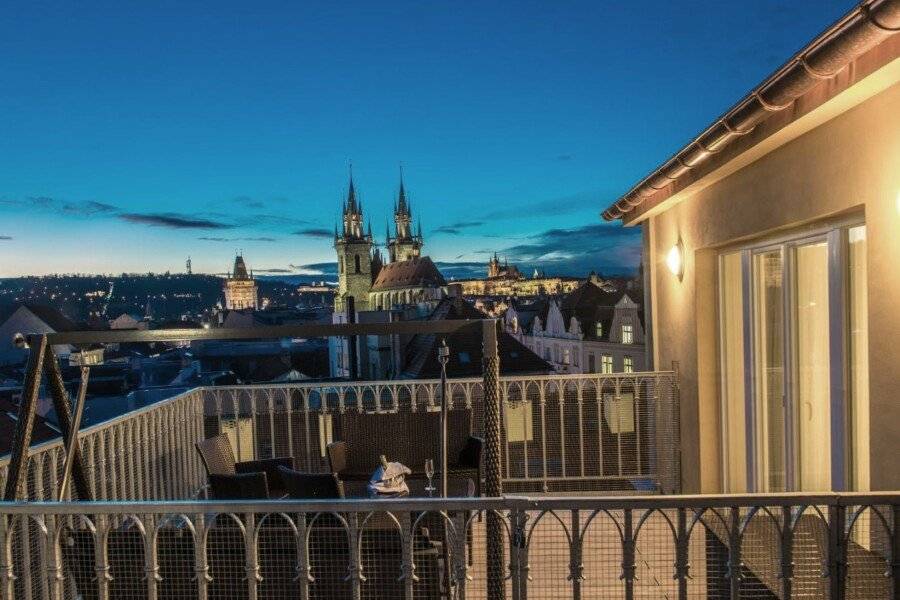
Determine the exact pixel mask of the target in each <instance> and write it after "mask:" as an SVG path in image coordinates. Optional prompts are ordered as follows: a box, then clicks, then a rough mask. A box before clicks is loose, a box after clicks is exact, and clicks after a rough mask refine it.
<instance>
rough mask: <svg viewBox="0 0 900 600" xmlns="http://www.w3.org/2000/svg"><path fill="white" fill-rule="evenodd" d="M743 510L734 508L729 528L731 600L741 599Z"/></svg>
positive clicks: (731, 512) (728, 574) (737, 507)
mask: <svg viewBox="0 0 900 600" xmlns="http://www.w3.org/2000/svg"><path fill="white" fill-rule="evenodd" d="M742 567H743V564H742V563H741V509H740V507H739V506H732V507H731V511H730V519H729V526H728V573H727V578H728V582H729V585H730V589H731V592H730V594H729V597H730V598H731V600H739V599H740V597H741V577H742V575H741V568H742Z"/></svg>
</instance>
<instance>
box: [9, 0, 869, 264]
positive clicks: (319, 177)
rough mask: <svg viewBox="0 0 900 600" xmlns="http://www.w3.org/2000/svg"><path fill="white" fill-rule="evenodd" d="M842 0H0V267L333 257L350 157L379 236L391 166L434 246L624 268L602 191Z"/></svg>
mask: <svg viewBox="0 0 900 600" xmlns="http://www.w3.org/2000/svg"><path fill="white" fill-rule="evenodd" d="M127 5H130V6H127ZM852 7H853V3H852V2H850V1H833V0H809V1H793V2H788V1H773V0H754V1H753V2H737V1H726V0H722V1H719V2H696V1H688V2H670V1H668V0H666V1H654V0H646V1H642V2H598V1H596V0H593V1H589V2H517V3H505V2H478V3H476V2H472V3H465V2H463V3H458V2H456V3H450V2H391V3H372V2H358V3H357V2H330V3H326V2H321V3H313V2H310V3H297V2H283V3H280V2H253V3H246V2H234V3H232V2H227V1H224V0H223V1H219V2H215V3H208V4H206V5H205V6H204V5H203V4H202V3H184V2H171V3H166V2H154V3H123V2H118V3H109V4H106V5H103V4H93V3H89V2H84V3H82V2H79V3H61V4H54V3H49V2H47V3H45V2H41V3H37V2H35V3H18V4H17V5H15V6H12V5H11V6H7V7H6V8H5V9H4V18H3V19H2V20H0V55H2V56H3V57H4V58H3V60H2V61H0V277H3V276H15V275H21V274H44V273H73V272H82V273H119V272H125V271H127V272H146V271H155V272H162V271H166V270H170V271H173V272H175V271H182V270H184V265H185V260H186V259H187V257H188V256H190V257H191V259H192V262H193V268H194V272H206V273H221V272H223V271H225V270H226V269H227V268H228V266H229V265H230V264H231V263H232V262H233V257H234V254H235V252H236V251H242V252H243V254H244V256H245V258H246V260H247V263H248V265H249V266H250V267H251V268H253V269H254V271H255V272H257V273H282V272H289V273H301V274H303V273H309V274H316V273H318V272H321V271H330V270H331V269H329V268H327V267H328V265H327V263H331V262H333V261H335V260H336V259H335V254H334V250H333V248H332V232H333V228H334V225H335V222H336V220H337V219H338V217H339V212H340V204H341V201H342V198H343V197H344V195H345V194H346V187H347V180H348V166H349V165H350V163H351V162H352V168H353V175H354V180H355V182H356V187H357V190H358V192H359V194H360V196H361V198H362V202H363V205H364V209H365V216H366V218H367V219H371V222H372V227H373V231H374V233H375V236H376V239H377V240H378V241H379V242H381V243H383V241H384V235H385V233H384V232H385V227H386V221H387V220H388V219H389V218H392V215H391V212H392V204H393V201H394V198H395V197H396V193H397V187H398V181H399V171H400V165H401V164H402V166H403V173H404V181H405V184H406V188H407V191H408V193H409V197H410V201H411V203H412V210H413V219H414V220H419V219H421V222H422V227H423V231H424V234H425V248H424V252H425V253H426V254H429V255H431V256H432V257H433V258H434V259H435V260H436V261H440V263H442V264H448V263H461V264H460V267H464V266H466V265H471V266H473V267H474V266H476V265H478V268H479V269H481V266H480V265H483V264H484V263H485V262H486V261H487V259H488V257H489V256H490V255H491V254H493V252H495V251H496V252H498V253H499V254H500V255H501V256H504V257H508V259H509V260H510V262H516V263H519V264H521V265H523V266H524V267H525V268H526V269H529V270H530V269H532V268H541V269H543V270H545V271H546V272H547V273H558V274H571V275H577V274H584V273H586V272H588V271H589V270H596V271H599V272H606V273H612V272H616V271H622V270H628V269H632V268H634V267H635V266H636V264H637V263H638V261H639V256H640V231H639V230H637V229H635V228H625V229H623V228H621V227H620V226H619V225H615V224H607V223H604V222H603V221H602V220H601V219H600V217H599V213H600V211H601V210H602V209H603V208H605V207H606V206H607V205H609V204H610V203H611V202H613V201H615V200H616V199H617V197H618V196H619V195H621V194H623V193H624V192H626V191H628V189H629V188H630V187H631V185H633V184H634V183H635V182H636V181H637V180H639V179H640V178H641V177H643V176H644V175H646V174H647V173H648V172H650V171H651V170H652V169H653V168H655V167H656V166H657V165H659V164H660V163H662V162H664V161H665V160H666V159H667V158H668V157H669V156H670V155H671V154H672V153H673V152H675V151H677V150H678V149H679V148H680V147H681V146H683V145H684V144H685V143H686V142H688V141H689V140H690V139H692V138H693V137H694V136H695V135H696V134H697V133H699V132H700V131H701V130H702V129H703V128H705V126H706V125H708V124H709V123H710V122H711V121H713V120H714V119H715V118H716V117H717V116H718V115H720V114H721V113H723V112H724V111H726V110H727V109H728V108H729V107H730V106H731V105H732V104H734V103H735V102H736V101H738V100H739V99H740V98H741V97H742V96H743V95H744V94H746V93H747V92H748V91H749V90H750V89H751V88H752V87H753V86H754V85H756V84H757V83H759V82H760V81H761V80H762V79H764V78H765V77H766V76H767V75H768V74H769V73H771V72H772V71H773V70H774V69H776V68H777V67H778V66H779V65H781V64H782V63H783V62H785V61H786V60H787V59H788V58H790V56H791V55H792V54H793V53H794V52H796V51H797V50H798V49H800V48H801V47H802V46H803V45H805V44H806V43H807V42H808V41H809V40H810V39H811V38H812V37H814V36H815V35H817V34H818V33H819V32H820V31H822V30H823V29H824V28H826V27H827V26H828V25H829V24H830V23H832V22H833V21H835V20H837V19H838V18H839V17H840V16H841V15H842V14H844V13H845V12H847V11H848V10H850V9H851V8H852Z"/></svg>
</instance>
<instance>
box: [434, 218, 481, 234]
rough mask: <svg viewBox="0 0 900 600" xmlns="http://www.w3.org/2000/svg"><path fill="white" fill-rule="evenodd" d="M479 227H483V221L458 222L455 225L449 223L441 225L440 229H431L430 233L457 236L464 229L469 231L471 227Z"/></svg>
mask: <svg viewBox="0 0 900 600" xmlns="http://www.w3.org/2000/svg"><path fill="white" fill-rule="evenodd" d="M481 225H484V222H483V221H459V222H457V223H450V224H449V225H441V226H440V227H437V228H435V229H432V230H431V233H446V234H449V235H459V234H461V233H462V232H463V231H464V230H466V229H471V228H472V227H480V226H481Z"/></svg>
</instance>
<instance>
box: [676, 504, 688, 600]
mask: <svg viewBox="0 0 900 600" xmlns="http://www.w3.org/2000/svg"><path fill="white" fill-rule="evenodd" d="M676 515H677V518H676V524H675V525H676V534H677V538H676V540H675V579H676V580H677V581H678V600H687V597H688V589H687V580H688V576H689V574H690V568H691V566H690V562H689V561H688V549H689V547H690V539H689V538H688V531H687V509H686V508H683V507H681V508H678V509H677V513H676Z"/></svg>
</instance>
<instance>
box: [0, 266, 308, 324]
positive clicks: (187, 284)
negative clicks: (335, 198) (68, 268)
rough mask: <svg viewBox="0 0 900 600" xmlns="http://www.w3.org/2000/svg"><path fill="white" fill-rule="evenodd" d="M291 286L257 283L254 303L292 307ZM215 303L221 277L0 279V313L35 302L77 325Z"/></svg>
mask: <svg viewBox="0 0 900 600" xmlns="http://www.w3.org/2000/svg"><path fill="white" fill-rule="evenodd" d="M295 287H296V286H295V285H294V284H291V283H287V282H283V281H277V280H271V279H262V278H261V279H259V288H260V294H259V295H260V298H270V299H271V300H272V302H274V303H275V304H282V305H288V306H293V305H295V304H296V303H297V302H298V301H299V299H300V296H299V295H298V294H297V291H296V289H295ZM221 299H222V278H221V277H216V276H214V275H187V274H183V273H179V274H169V273H163V274H153V273H148V274H144V275H135V274H124V273H123V274H122V275H117V276H109V275H45V276H40V277H14V278H5V279H0V314H4V313H6V312H7V310H9V309H11V308H12V307H13V306H14V305H15V304H17V303H19V302H23V301H25V302H36V303H40V304H49V305H51V306H55V307H57V308H59V309H60V310H61V311H62V312H63V314H65V315H66V316H67V317H69V318H70V319H72V320H73V321H79V322H84V321H88V320H89V319H91V318H98V317H99V318H105V319H112V318H115V317H117V316H119V315H121V314H122V313H129V314H136V315H144V314H145V311H146V310H147V305H148V302H149V307H150V311H151V313H152V314H153V316H154V318H156V319H158V320H170V319H178V318H180V317H181V315H184V314H188V315H194V316H201V315H203V314H204V313H206V312H208V311H209V310H210V309H212V308H213V307H214V306H215V305H216V303H217V302H219V301H220V300H221Z"/></svg>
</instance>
